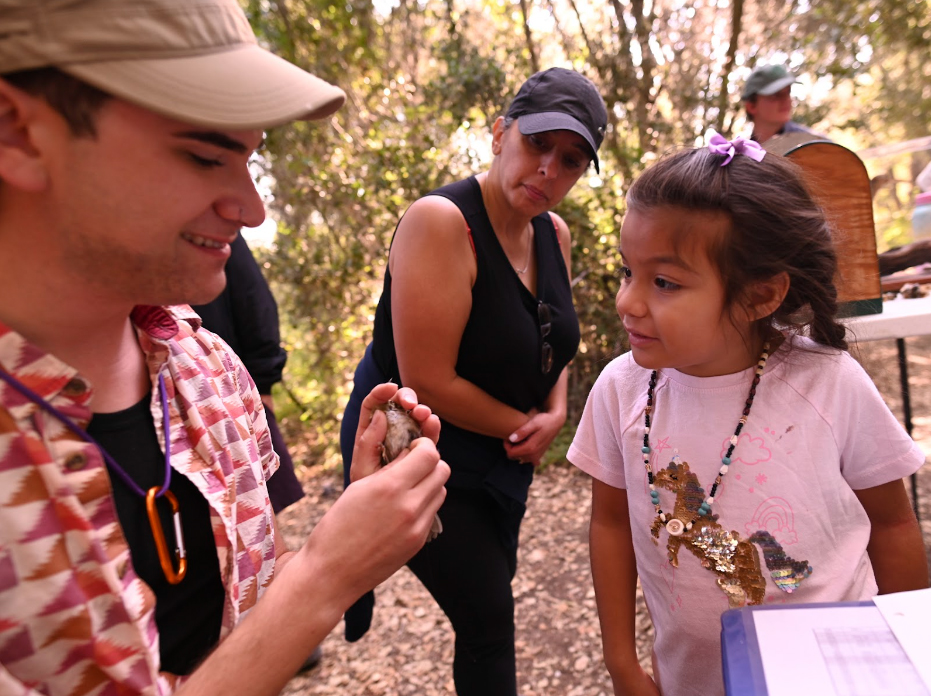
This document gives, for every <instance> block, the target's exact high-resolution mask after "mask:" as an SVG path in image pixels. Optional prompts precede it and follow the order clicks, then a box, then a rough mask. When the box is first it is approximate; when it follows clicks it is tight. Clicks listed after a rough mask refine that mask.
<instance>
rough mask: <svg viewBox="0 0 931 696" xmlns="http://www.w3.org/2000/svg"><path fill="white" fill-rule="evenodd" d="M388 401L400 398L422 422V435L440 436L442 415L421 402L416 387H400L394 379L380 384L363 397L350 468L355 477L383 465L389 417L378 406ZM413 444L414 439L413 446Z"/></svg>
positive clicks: (403, 404) (429, 436) (365, 474)
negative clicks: (436, 413) (383, 446)
mask: <svg viewBox="0 0 931 696" xmlns="http://www.w3.org/2000/svg"><path fill="white" fill-rule="evenodd" d="M389 401H395V402H397V403H398V404H400V405H401V406H402V407H403V408H404V409H405V410H407V411H408V412H409V413H410V414H411V416H413V417H414V420H416V421H417V422H418V423H419V424H420V430H421V436H422V437H426V438H429V439H430V440H432V441H433V443H434V444H436V443H437V442H438V441H439V439H440V419H439V418H438V417H437V416H436V415H434V414H433V412H431V411H430V407H429V406H425V405H424V404H421V403H418V401H417V394H415V393H414V390H413V389H409V388H407V387H400V388H399V387H398V385H397V384H393V383H391V382H386V383H385V384H379V385H378V386H376V387H375V388H374V389H372V391H371V392H369V395H368V396H366V397H365V399H363V400H362V409H361V411H360V412H359V427H358V428H357V429H356V440H355V445H354V446H353V451H352V470H351V471H350V478H351V480H352V481H358V480H359V479H361V478H365V477H366V476H368V475H369V474H373V473H375V472H376V471H378V469H379V468H381V465H382V443H383V442H384V441H385V433H386V432H387V429H388V421H387V419H386V417H385V413H384V411H380V410H378V406H381V405H383V404H386V403H388V402H389ZM416 442H417V440H414V443H416ZM413 446H414V444H413V443H412V444H411V447H413ZM399 459H400V457H399Z"/></svg>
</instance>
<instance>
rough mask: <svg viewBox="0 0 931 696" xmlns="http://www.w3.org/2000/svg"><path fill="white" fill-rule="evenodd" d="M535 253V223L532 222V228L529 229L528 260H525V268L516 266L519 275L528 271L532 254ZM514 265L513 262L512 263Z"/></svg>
mask: <svg viewBox="0 0 931 696" xmlns="http://www.w3.org/2000/svg"><path fill="white" fill-rule="evenodd" d="M532 253H533V223H530V228H529V230H528V231H527V260H526V261H525V262H524V267H523V268H520V269H518V268H515V269H514V270H515V271H516V272H517V275H524V273H526V272H527V269H528V268H530V255H531V254H532ZM512 267H513V264H512Z"/></svg>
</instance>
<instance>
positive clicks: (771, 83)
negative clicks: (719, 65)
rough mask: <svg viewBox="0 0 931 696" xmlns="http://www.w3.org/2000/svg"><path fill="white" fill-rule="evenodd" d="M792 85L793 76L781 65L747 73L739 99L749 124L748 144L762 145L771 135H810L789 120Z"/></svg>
mask: <svg viewBox="0 0 931 696" xmlns="http://www.w3.org/2000/svg"><path fill="white" fill-rule="evenodd" d="M796 82H798V79H797V78H796V76H795V75H793V74H792V73H789V72H786V69H785V68H784V67H782V66H781V65H760V66H758V67H756V68H754V70H753V72H752V73H750V77H749V78H747V84H746V85H745V86H744V91H743V95H742V96H741V99H742V100H743V103H744V107H745V108H746V109H747V119H748V120H750V121H751V122H752V123H753V134H752V135H751V136H750V138H751V139H752V140H756V141H757V142H758V143H760V144H762V143H765V142H766V141H767V140H769V139H770V138H772V137H773V136H774V135H782V134H783V133H799V132H802V133H813V132H814V131H812V130H811V129H810V128H806V127H805V126H803V125H801V124H799V123H796V122H795V121H793V120H792V85H793V84H795V83H796Z"/></svg>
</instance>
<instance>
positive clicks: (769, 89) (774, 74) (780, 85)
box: [740, 65, 798, 101]
mask: <svg viewBox="0 0 931 696" xmlns="http://www.w3.org/2000/svg"><path fill="white" fill-rule="evenodd" d="M796 82H798V77H797V76H795V75H793V74H792V73H790V72H788V71H787V70H786V69H785V68H784V67H782V66H781V65H760V66H757V67H756V68H754V69H753V72H752V73H750V77H748V78H747V84H746V85H744V92H743V94H742V95H741V97H740V98H741V99H742V100H745V101H746V100H747V99H750V98H751V97H752V96H754V95H755V94H762V95H763V96H764V97H765V96H769V95H770V94H775V93H776V92H778V91H779V90H781V89H784V88H785V87H788V86H789V85H791V84H794V83H796Z"/></svg>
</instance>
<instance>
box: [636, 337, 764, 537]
mask: <svg viewBox="0 0 931 696" xmlns="http://www.w3.org/2000/svg"><path fill="white" fill-rule="evenodd" d="M767 358H769V342H768V341H767V342H766V343H764V344H763V352H762V353H761V354H760V359H759V361H758V362H757V365H756V374H754V375H753V382H752V383H751V384H750V393H749V394H748V395H747V401H746V404H745V405H744V410H743V415H741V416H740V419H739V420H738V421H737V428H736V429H735V430H734V434H733V435H732V436H731V439H730V446H729V447H728V448H727V453H726V454H725V455H724V456H723V457H722V458H721V468H720V469H719V470H718V475H717V476H716V477H715V479H714V483H713V484H712V485H711V490H710V492H709V493H708V495H707V496H706V497H705V499H704V500H703V501H702V504H701V506H700V507H699V508H698V516H696V517H693V518H692V519H691V520H690V521H688V522H683V521H682V520H679V519H676V518H675V517H672V518H669V519H667V517H668V516H667V514H666V513H665V512H663V509H662V508H661V507H660V505H659V491H658V490H656V488H655V487H654V486H653V467H652V466H651V464H650V452H651V451H652V450H651V449H650V416H651V414H652V413H653V390H654V389H655V388H656V374H657V373H656V370H653V372H652V373H651V374H650V386H649V388H648V389H647V406H646V409H644V412H643V421H644V431H643V447H642V448H641V450H640V451H641V452H642V453H643V464H644V466H645V467H646V470H647V480H648V481H649V483H650V498H651V500H652V501H653V507H654V508H655V509H656V516H657V518H658V519H659V521H660V522H662V523H663V524H664V525H666V531H667V532H669V533H670V534H671V535H672V536H680V535H682V534H683V533H685V532H689V531H691V529H692V526H693V525H694V524H695V522H696V521H697V520H698V517H705V516H707V515H708V513H709V512H711V506H712V505H713V504H714V496H715V494H716V493H717V492H718V486H719V485H720V484H721V481H722V480H723V479H724V476H725V475H726V474H727V469H728V467H729V466H730V464H731V455H732V454H733V453H734V448H735V447H736V446H737V439H738V438H739V437H740V431H741V430H743V427H744V425H746V424H747V418H748V417H749V416H750V407H751V406H753V399H754V397H755V396H756V386H757V385H758V384H759V383H760V375H762V374H763V369H764V368H765V367H766V359H767Z"/></svg>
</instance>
